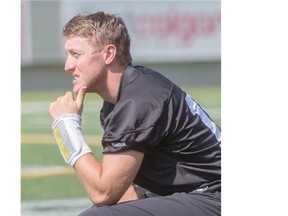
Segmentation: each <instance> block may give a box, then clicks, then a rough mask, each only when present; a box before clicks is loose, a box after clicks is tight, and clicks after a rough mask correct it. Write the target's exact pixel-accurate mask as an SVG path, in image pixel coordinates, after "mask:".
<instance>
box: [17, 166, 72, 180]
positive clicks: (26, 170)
mask: <svg viewBox="0 0 288 216" xmlns="http://www.w3.org/2000/svg"><path fill="white" fill-rule="evenodd" d="M71 174H74V169H73V168H72V167H68V166H67V167H66V166H36V165H33V166H31V165H25V164H22V167H21V179H33V178H41V177H47V176H55V175H71Z"/></svg>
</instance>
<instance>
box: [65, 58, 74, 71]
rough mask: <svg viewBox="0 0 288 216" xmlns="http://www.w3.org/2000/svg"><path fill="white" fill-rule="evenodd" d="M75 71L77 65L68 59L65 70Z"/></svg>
mask: <svg viewBox="0 0 288 216" xmlns="http://www.w3.org/2000/svg"><path fill="white" fill-rule="evenodd" d="M74 69H75V64H74V63H73V62H72V61H70V60H69V58H67V59H66V62H65V65H64V70H65V71H67V72H70V71H74Z"/></svg>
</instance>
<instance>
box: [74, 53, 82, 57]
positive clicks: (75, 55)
mask: <svg viewBox="0 0 288 216" xmlns="http://www.w3.org/2000/svg"><path fill="white" fill-rule="evenodd" d="M72 56H73V57H74V58H79V56H80V54H79V53H73V54H72Z"/></svg>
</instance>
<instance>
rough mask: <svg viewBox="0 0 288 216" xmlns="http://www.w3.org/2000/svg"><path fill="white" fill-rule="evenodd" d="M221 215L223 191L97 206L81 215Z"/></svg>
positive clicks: (181, 194)
mask: <svg viewBox="0 0 288 216" xmlns="http://www.w3.org/2000/svg"><path fill="white" fill-rule="evenodd" d="M93 215H97V216H99V215H100V216H114V215H115V216H116V215H117V216H178V215H179V216H216V215H217V216H220V215H221V193H216V194H209V193H196V192H195V193H190V194H185V193H175V194H173V195H171V196H164V197H152V198H147V199H142V200H137V201H131V202H125V203H121V204H117V205H113V206H96V205H93V206H92V207H91V208H89V209H87V210H85V211H84V212H82V213H81V214H80V215H79V216H93Z"/></svg>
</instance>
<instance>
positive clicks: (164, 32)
mask: <svg viewBox="0 0 288 216" xmlns="http://www.w3.org/2000/svg"><path fill="white" fill-rule="evenodd" d="M102 10H103V11H106V12H109V13H115V14H117V15H119V16H121V17H122V18H123V20H124V22H125V23H126V26H127V28H128V31H129V33H130V36H131V53H132V57H133V64H134V65H136V64H140V65H145V66H148V67H151V68H153V69H155V70H158V71H159V72H160V73H162V74H164V75H165V76H167V77H168V78H170V79H171V80H172V81H174V82H175V83H177V84H178V85H179V86H181V87H182V88H183V89H184V90H186V91H187V92H188V93H189V94H190V95H191V96H192V97H194V98H195V99H196V100H197V101H198V102H200V104H201V105H202V106H203V107H204V108H205V109H206V111H207V112H208V113H209V114H210V116H211V117H212V118H213V119H214V120H215V121H216V123H217V124H218V125H221V2H220V1H120V0H119V1H92V0H91V1H55V0H54V1H44V0H41V1H40V0H38V1H25V0H22V1H21V203H22V206H21V211H22V215H30V216H31V215H32V216H33V215H76V214H78V213H79V211H81V210H82V209H83V208H86V207H89V205H91V203H90V202H89V201H88V200H87V198H86V195H85V193H84V191H83V190H82V188H81V186H80V184H79V183H78V180H77V179H76V177H75V175H74V173H73V170H72V169H70V168H67V166H66V164H65V163H64V162H63V159H62V156H61V155H60V152H59V150H58V147H57V145H56V144H55V142H54V138H53V136H52V133H51V123H52V121H51V119H50V117H49V114H48V109H49V105H50V103H51V102H52V101H54V100H55V99H56V98H57V97H58V96H60V95H62V94H64V93H65V91H67V90H70V89H72V76H71V75H70V74H69V73H66V72H65V71H64V61H65V52H64V39H63V38H62V28H63V26H64V25H65V23H66V22H67V21H68V20H70V19H71V18H72V17H73V16H74V15H76V14H77V13H79V12H84V13H94V12H96V11H102ZM101 105H102V101H101V99H100V98H99V97H98V96H96V95H89V96H88V97H86V98H85V107H84V111H83V133H84V135H85V138H86V139H87V140H86V141H87V142H88V143H89V144H90V145H91V146H92V148H93V151H94V152H95V154H96V155H97V157H98V158H99V159H100V160H101V158H102V156H101V150H102V149H101V146H100V140H101V135H102V132H103V131H102V129H101V127H100V123H99V111H100V109H101ZM91 120H93V121H91Z"/></svg>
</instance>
